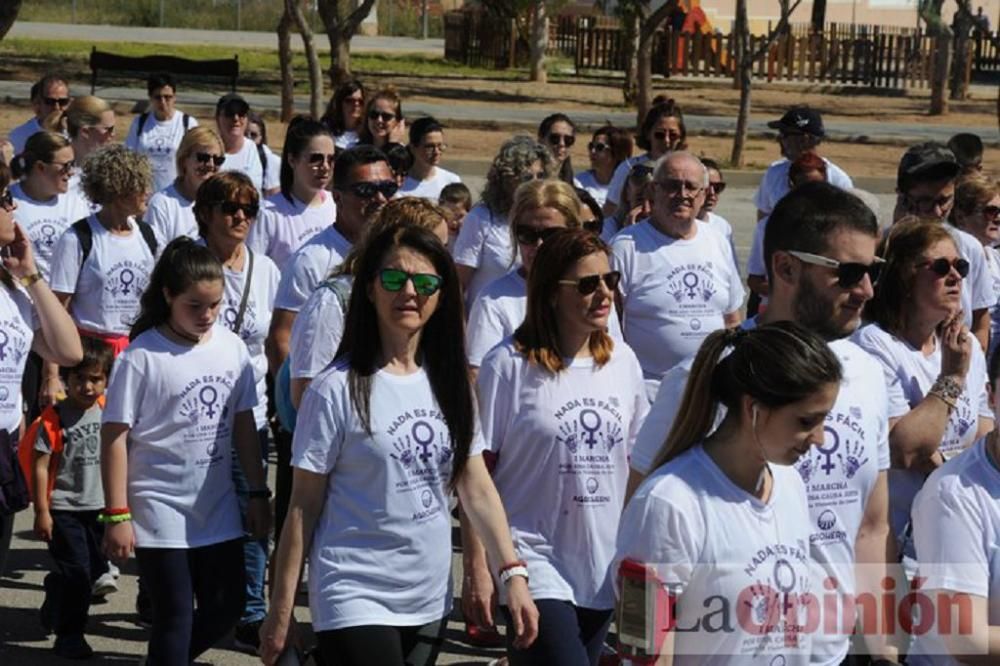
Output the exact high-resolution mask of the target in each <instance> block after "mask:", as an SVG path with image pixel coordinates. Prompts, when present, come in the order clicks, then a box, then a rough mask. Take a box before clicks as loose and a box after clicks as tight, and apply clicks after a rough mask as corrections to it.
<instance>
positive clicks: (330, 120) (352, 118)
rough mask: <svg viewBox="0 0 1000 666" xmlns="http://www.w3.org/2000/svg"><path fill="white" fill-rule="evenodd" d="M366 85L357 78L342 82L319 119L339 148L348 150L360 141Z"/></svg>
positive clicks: (363, 120) (363, 122) (363, 119)
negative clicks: (359, 134)
mask: <svg viewBox="0 0 1000 666" xmlns="http://www.w3.org/2000/svg"><path fill="white" fill-rule="evenodd" d="M364 114H365V86H364V84H362V83H361V81H359V80H357V79H351V80H350V81H345V82H344V83H342V84H340V87H339V88H337V92H335V93H333V97H331V98H330V103H329V104H327V105H326V112H325V113H324V114H323V117H322V118H320V119H319V121H320V122H321V123H323V124H324V125H326V126H327V128H328V129H329V130H330V133H331V134H332V135H333V140H334V143H335V144H336V145H337V150H347V149H348V148H351V147H353V146H355V145H356V144H357V143H358V132H360V131H361V127H362V126H363V125H364V124H365V115H364Z"/></svg>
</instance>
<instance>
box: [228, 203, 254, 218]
mask: <svg viewBox="0 0 1000 666" xmlns="http://www.w3.org/2000/svg"><path fill="white" fill-rule="evenodd" d="M219 210H221V211H222V214H223V215H236V213H238V212H239V211H243V215H245V216H246V217H247V218H248V219H252V218H255V217H257V211H258V210H260V206H258V205H257V204H253V203H246V204H245V203H240V202H238V201H223V202H222V203H220V204H219Z"/></svg>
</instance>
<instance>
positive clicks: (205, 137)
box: [146, 125, 226, 246]
mask: <svg viewBox="0 0 1000 666" xmlns="http://www.w3.org/2000/svg"><path fill="white" fill-rule="evenodd" d="M225 161H226V154H225V147H224V146H223V144H222V139H220V138H219V135H218V134H216V133H215V130H213V129H211V128H210V127H205V126H204V125H199V126H198V127H193V128H191V129H190V130H188V132H187V134H185V135H184V138H183V139H181V143H180V145H179V146H178V147H177V178H176V179H175V180H174V182H173V184H172V185H170V186H169V187H167V188H166V189H163V190H160V191H159V192H157V193H156V194H154V195H153V196H151V197H150V198H149V206H148V207H147V209H146V221H147V222H149V224H150V226H151V227H153V229H154V230H155V231H156V235H157V237H159V239H160V242H161V243H163V245H164V246H166V244H167V243H169V242H170V241H172V240H174V239H175V238H177V237H179V236H188V237H189V238H197V237H198V223H197V222H196V221H195V216H194V200H195V197H196V196H197V194H198V188H199V187H201V184H202V183H204V182H205V181H206V180H208V179H209V178H211V177H212V176H213V175H214V174H215V173H216V172H217V171H218V170H219V167H221V166H222V163H223V162H225Z"/></svg>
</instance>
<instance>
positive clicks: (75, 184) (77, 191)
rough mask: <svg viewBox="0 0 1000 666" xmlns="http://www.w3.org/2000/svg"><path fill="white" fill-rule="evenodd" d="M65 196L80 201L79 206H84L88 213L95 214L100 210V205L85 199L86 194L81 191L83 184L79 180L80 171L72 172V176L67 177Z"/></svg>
mask: <svg viewBox="0 0 1000 666" xmlns="http://www.w3.org/2000/svg"><path fill="white" fill-rule="evenodd" d="M66 194H69V195H72V196H75V197H76V198H77V199H79V200H80V203H79V204H77V205H79V206H85V207H87V209H88V212H89V213H97V212H99V211H100V210H101V205H100V204H95V203H94V202H93V201H91V200H90V198H89V197H87V194H86V192H84V191H83V182H82V181H81V179H80V171H79V170H77V171H74V172H73V175H72V176H70V177H69V183H68V184H67V186H66Z"/></svg>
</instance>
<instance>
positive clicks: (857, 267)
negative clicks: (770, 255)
mask: <svg viewBox="0 0 1000 666" xmlns="http://www.w3.org/2000/svg"><path fill="white" fill-rule="evenodd" d="M788 254H790V255H792V256H793V257H795V258H796V259H798V260H799V261H801V262H803V263H806V264H812V265H814V266H826V267H827V268H833V269H834V270H836V271H837V285H838V286H839V287H840V288H841V289H852V288H854V287H855V286H856V285H857V284H858V283H859V282H861V280H863V279H864V277H865V276H866V275H867V276H868V279H869V280H871V282H872V284H873V285H874V284H875V283H876V282H878V278H879V275H881V274H882V266H883V264H885V260H884V259H882V258H881V257H875V261H873V262H872V263H870V264H862V263H860V262H857V261H837V260H836V259H831V258H830V257H824V256H821V255H818V254H812V253H809V252H799V251H797V250H789V251H788Z"/></svg>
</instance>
